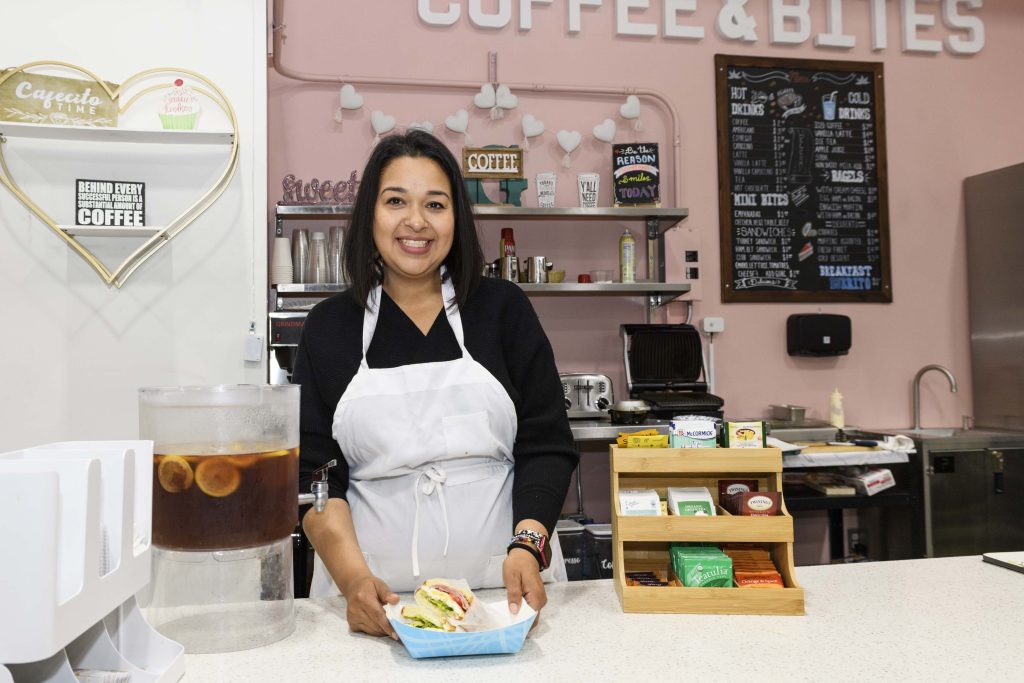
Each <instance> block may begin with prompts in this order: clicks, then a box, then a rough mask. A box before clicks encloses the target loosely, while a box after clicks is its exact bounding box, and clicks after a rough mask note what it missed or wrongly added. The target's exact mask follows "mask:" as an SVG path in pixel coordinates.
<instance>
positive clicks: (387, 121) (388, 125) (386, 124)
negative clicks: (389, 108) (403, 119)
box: [370, 109, 396, 146]
mask: <svg viewBox="0 0 1024 683" xmlns="http://www.w3.org/2000/svg"><path fill="white" fill-rule="evenodd" d="M395 123H396V121H395V117H394V116H388V115H387V114H385V113H384V112H382V111H381V110H380V109H374V110H373V112H372V113H371V114H370V125H371V126H372V127H373V132H374V133H376V135H375V136H374V138H373V146H376V145H377V143H378V142H380V136H381V135H384V133H387V132H388V131H390V130H392V129H393V128H394V127H395Z"/></svg>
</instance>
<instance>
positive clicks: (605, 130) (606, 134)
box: [593, 119, 615, 143]
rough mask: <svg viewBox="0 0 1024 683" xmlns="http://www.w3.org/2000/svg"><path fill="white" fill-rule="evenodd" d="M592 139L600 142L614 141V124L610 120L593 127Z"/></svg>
mask: <svg viewBox="0 0 1024 683" xmlns="http://www.w3.org/2000/svg"><path fill="white" fill-rule="evenodd" d="M593 133H594V137H595V138H597V139H598V140H600V141H601V142H609V143H610V142H614V141H615V122H614V121H612V120H611V119H605V120H604V121H602V122H601V123H599V124H597V125H596V126H594V129H593Z"/></svg>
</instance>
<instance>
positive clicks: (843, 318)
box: [786, 313, 851, 356]
mask: <svg viewBox="0 0 1024 683" xmlns="http://www.w3.org/2000/svg"><path fill="white" fill-rule="evenodd" d="M850 336H851V332H850V317H849V316H847V315H834V314H831V313H796V314H794V315H791V316H789V318H788V319H786V351H788V352H789V355H791V356H842V355H845V354H847V353H849V352H850Z"/></svg>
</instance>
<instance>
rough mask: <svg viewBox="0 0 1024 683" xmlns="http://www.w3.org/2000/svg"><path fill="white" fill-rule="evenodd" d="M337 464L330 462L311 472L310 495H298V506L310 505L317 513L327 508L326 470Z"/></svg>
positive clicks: (335, 461) (336, 462)
mask: <svg viewBox="0 0 1024 683" xmlns="http://www.w3.org/2000/svg"><path fill="white" fill-rule="evenodd" d="M337 464H338V461H337V460H331V461H330V462H328V463H327V464H325V465H324V466H323V467H318V468H317V469H315V470H313V484H312V485H311V486H310V487H309V488H310V491H312V493H300V494H299V505H309V504H310V503H312V505H313V509H314V510H316V511H317V512H323V511H324V508H325V507H327V490H328V484H327V470H328V469H330V468H332V467H334V466H335V465H337Z"/></svg>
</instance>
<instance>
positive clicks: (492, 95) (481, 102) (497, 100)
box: [473, 83, 519, 121]
mask: <svg viewBox="0 0 1024 683" xmlns="http://www.w3.org/2000/svg"><path fill="white" fill-rule="evenodd" d="M473 104H475V105H476V106H477V107H479V108H480V109H490V110H491V121H497V120H498V119H502V118H505V110H506V109H515V108H516V105H518V104H519V98H518V97H516V96H515V95H513V94H512V91H511V90H510V89H509V87H508V86H507V85H499V86H498V87H497V89H495V87H494V86H493V85H491V84H490V83H484V84H483V85H482V86H480V92H478V93H477V94H476V95H474V96H473Z"/></svg>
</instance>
